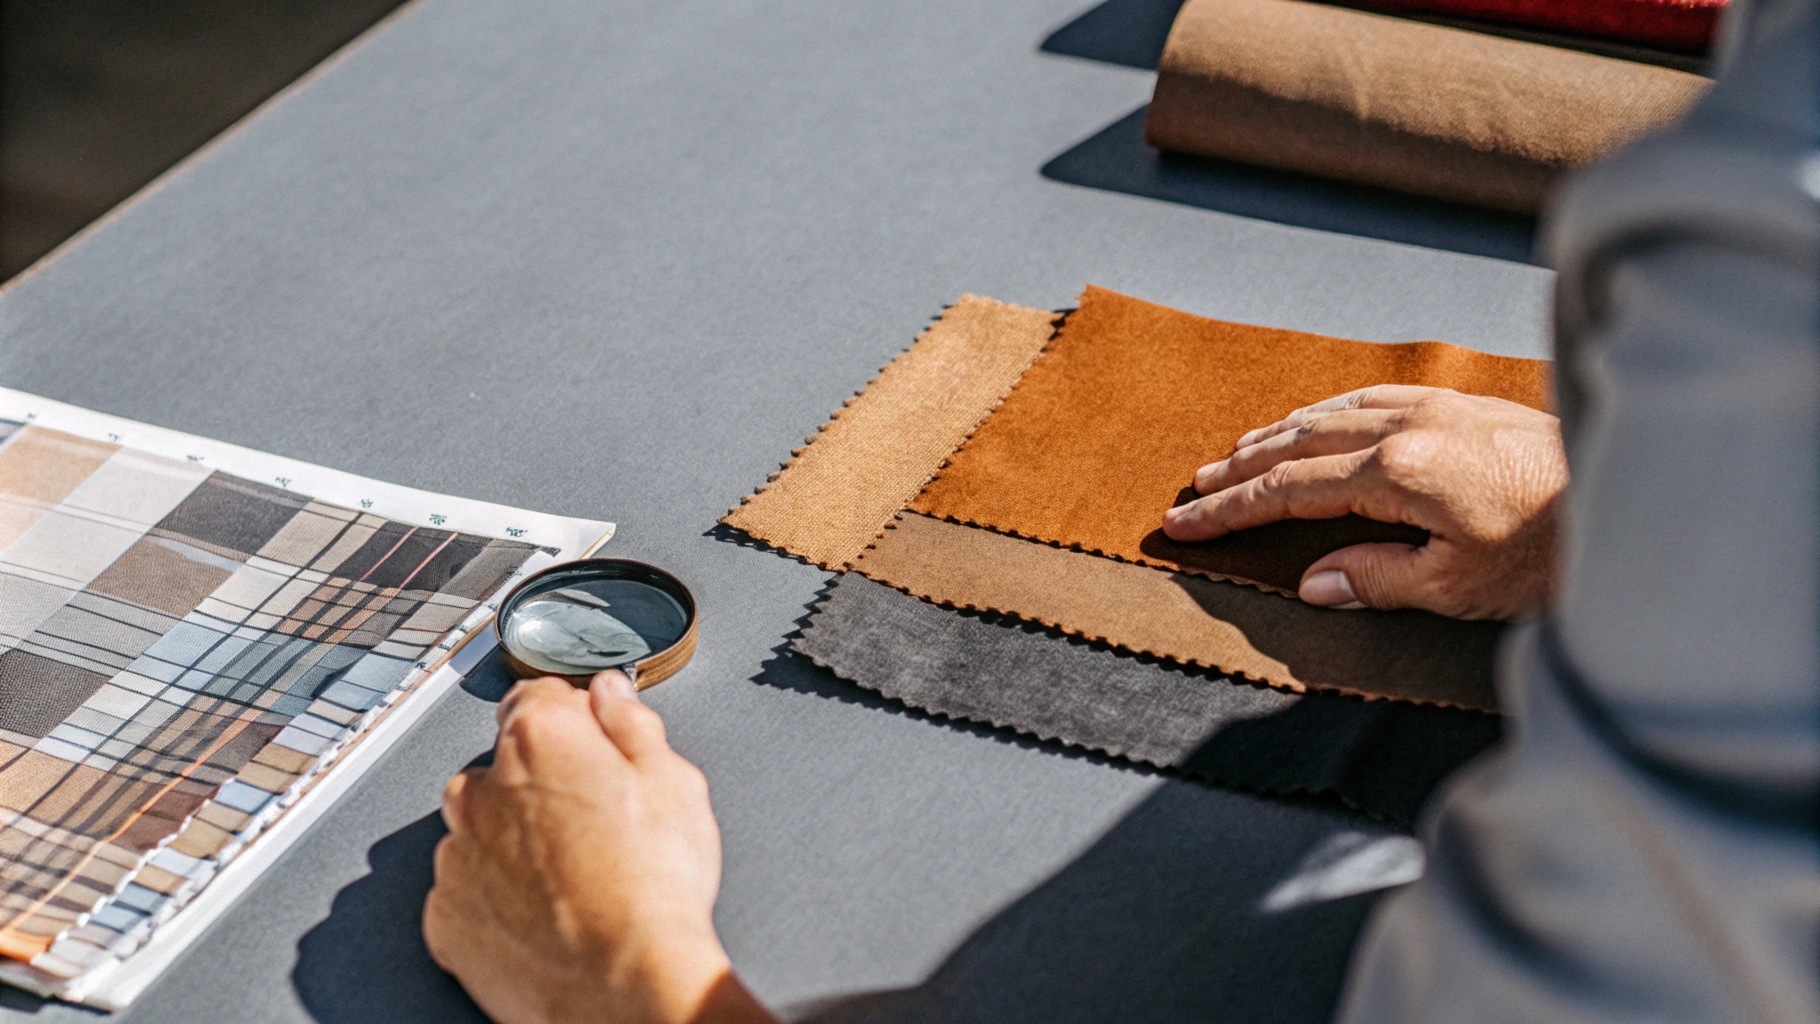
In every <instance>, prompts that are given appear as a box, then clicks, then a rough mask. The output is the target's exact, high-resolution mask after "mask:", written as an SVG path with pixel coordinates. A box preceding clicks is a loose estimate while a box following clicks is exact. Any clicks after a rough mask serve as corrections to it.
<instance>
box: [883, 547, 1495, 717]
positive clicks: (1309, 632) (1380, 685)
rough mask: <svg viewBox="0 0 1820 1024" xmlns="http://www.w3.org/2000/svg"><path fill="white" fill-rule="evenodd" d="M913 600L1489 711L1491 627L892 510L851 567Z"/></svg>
mask: <svg viewBox="0 0 1820 1024" xmlns="http://www.w3.org/2000/svg"><path fill="white" fill-rule="evenodd" d="M853 569H854V571H855V572H859V573H862V574H864V575H866V576H868V577H870V578H872V579H874V580H877V581H878V582H880V583H884V584H886V585H888V586H891V587H895V588H897V589H899V590H902V591H906V592H907V593H910V594H913V595H915V596H917V597H920V598H923V599H924V600H928V601H933V602H935V603H937V604H943V605H949V606H952V607H957V608H969V609H973V610H976V611H992V612H1001V613H1004V614H1009V615H1016V616H1018V617H1019V618H1023V619H1029V620H1031V621H1034V622H1040V623H1042V624H1044V625H1046V626H1054V627H1057V628H1059V629H1061V630H1063V631H1064V632H1068V633H1072V634H1074V635H1076V636H1081V637H1085V638H1087V639H1089V640H1100V641H1104V642H1106V643H1110V644H1114V645H1116V646H1119V647H1124V648H1127V649H1129V650H1134V651H1141V652H1143V653H1146V654H1154V655H1156V656H1158V657H1162V658H1168V659H1170V660H1172V661H1178V662H1183V663H1186V664H1192V665H1201V666H1205V667H1207V668H1212V669H1215V670H1217V671H1220V672H1223V673H1226V674H1228V675H1238V676H1244V677H1245V678H1247V679H1251V680H1253V681H1255V682H1261V683H1267V684H1269V685H1271V686H1274V687H1277V688H1279V689H1285V690H1294V691H1298V692H1300V691H1305V690H1309V689H1316V690H1337V691H1340V692H1342V693H1350V694H1356V695H1360V696H1366V697H1391V698H1396V699H1399V700H1408V701H1414V702H1418V703H1424V704H1445V705H1451V706H1455V707H1463V708H1474V709H1477V710H1482V711H1495V710H1497V697H1496V694H1495V692H1494V690H1493V686H1492V664H1493V660H1494V656H1495V654H1496V648H1497V642H1498V635H1499V633H1500V631H1501V627H1500V625H1499V624H1498V623H1491V622H1462V621H1459V620H1457V619H1448V618H1443V617H1441V616H1439V615H1432V614H1429V613H1428V612H1419V611H1398V612H1349V611H1336V610H1333V609H1328V608H1316V607H1314V606H1312V605H1307V604H1303V603H1302V602H1300V601H1288V600H1284V599H1283V598H1281V597H1277V596H1275V595H1273V594H1266V593H1263V592H1261V591H1259V590H1257V589H1255V588H1253V587H1247V586H1240V585H1238V584H1235V583H1227V582H1223V581H1219V580H1210V579H1207V578H1205V577H1203V576H1198V575H1193V574H1188V573H1171V572H1166V571H1163V570H1159V569H1152V568H1148V567H1146V566H1142V565H1132V564H1130V563H1128V562H1120V561H1115V560H1114V559H1110V558H1102V557H1100V556H1098V555H1091V554H1087V553H1086V552H1082V551H1070V550H1067V549H1065V548H1059V547H1055V546H1053V545H1049V544H1043V543H1040V542H1037V541H1030V540H1023V539H1021V538H1017V537H1012V536H1008V535H1006V534H1002V533H993V532H992V531H990V530H984V529H981V528H979V527H975V526H965V525H962V524H959V523H950V522H947V521H945V520H941V519H932V518H930V517H928V516H922V515H917V514H915V513H905V514H903V515H901V516H899V517H898V518H897V520H896V521H895V522H894V523H893V524H892V525H891V527H890V528H888V529H887V530H886V531H885V532H884V534H883V535H881V536H880V537H879V538H878V540H877V541H875V542H874V544H873V546H872V547H870V548H868V549H867V550H866V552H865V553H864V554H862V555H861V556H860V557H859V558H858V559H857V560H856V561H855V562H854V564H853Z"/></svg>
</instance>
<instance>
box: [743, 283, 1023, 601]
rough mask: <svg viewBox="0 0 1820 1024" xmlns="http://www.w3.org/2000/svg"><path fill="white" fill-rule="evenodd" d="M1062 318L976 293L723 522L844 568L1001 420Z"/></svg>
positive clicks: (956, 306) (825, 565) (964, 299)
mask: <svg viewBox="0 0 1820 1024" xmlns="http://www.w3.org/2000/svg"><path fill="white" fill-rule="evenodd" d="M1055 320H1056V315H1055V314H1054V313H1051V312H1048V311H1046V310H1039V309H1029V308H1026V307H1023V306H1013V305H1010V304H1008V303H1003V302H995V301H993V300H992V299H982V298H979V297H978V296H974V295H965V296H962V297H961V300H960V301H959V302H956V303H955V304H954V305H952V306H950V307H948V309H947V311H946V312H944V313H943V314H942V317H941V319H940V320H937V321H936V322H935V323H934V324H933V325H931V326H930V328H929V329H928V330H927V331H925V332H923V334H922V336H921V337H919V338H918V339H917V340H916V343H915V344H913V345H912V346H911V347H910V348H909V350H907V351H905V352H904V353H903V354H902V355H899V356H898V357H897V358H896V359H894V360H892V362H891V364H890V365H888V366H886V367H885V369H884V370H883V371H882V372H880V373H879V375H878V377H877V379H875V380H873V381H872V383H871V384H869V385H867V386H866V389H865V390H864V391H862V392H860V394H859V395H858V396H856V397H854V398H852V399H850V400H849V401H848V403H847V405H846V407H845V408H843V409H841V410H840V411H838V412H836V413H835V414H834V418H833V419H831V420H830V421H829V422H828V423H827V424H826V425H825V426H823V427H822V430H821V433H819V434H817V435H816V436H815V437H813V438H811V439H810V443H809V444H808V445H807V446H806V447H804V448H802V449H799V450H798V451H797V452H796V453H795V458H794V459H792V460H791V462H790V463H789V464H788V465H787V466H785V467H784V469H783V470H782V471H781V472H779V473H777V474H776V475H774V476H773V477H772V478H771V482H770V483H769V484H767V485H766V486H765V487H763V488H761V489H760V490H759V492H758V493H756V494H754V495H752V496H751V497H749V498H747V499H745V501H744V502H743V503H741V504H740V505H739V507H737V508H735V509H733V510H732V511H730V512H728V513H727V514H726V515H725V516H724V517H722V519H721V522H723V523H726V524H727V525H729V526H733V527H736V528H738V529H740V530H744V531H745V532H746V533H747V534H749V535H751V536H753V537H756V538H758V539H759V540H762V541H765V542H766V543H769V544H771V545H772V546H774V547H777V548H781V549H782V550H784V551H787V552H789V553H790V554H793V555H796V556H798V557H801V558H805V559H807V560H809V561H811V562H814V563H815V564H817V565H819V566H822V567H823V568H826V569H844V568H846V566H847V564H848V563H849V562H851V561H852V560H853V559H854V558H855V557H856V556H857V555H858V554H859V553H860V551H861V550H862V549H864V548H865V546H866V545H867V544H868V543H870V542H871V541H872V539H873V538H874V537H876V536H878V534H879V531H880V530H883V529H884V528H885V524H886V523H889V522H890V521H891V517H892V516H893V515H895V514H896V513H897V512H898V510H899V509H901V508H903V507H904V505H905V504H906V503H907V502H908V501H909V500H910V499H911V498H912V497H914V496H915V495H916V492H917V491H918V490H919V489H921V488H922V486H923V484H925V483H927V482H928V480H929V478H930V477H931V476H932V475H934V473H935V471H936V470H937V469H938V468H940V466H941V464H942V460H943V459H946V458H947V457H948V456H949V455H950V454H951V453H952V452H953V451H954V450H955V448H957V447H959V446H960V444H961V442H962V441H964V440H966V438H967V434H968V433H969V432H970V431H972V430H973V428H974V427H975V426H977V425H978V424H979V422H980V421H981V420H983V419H985V418H986V416H987V415H988V414H989V413H991V412H992V409H993V408H994V407H995V406H996V405H998V403H999V401H1000V400H1002V399H1003V398H1004V397H1005V395H1006V393H1008V392H1009V391H1010V390H1011V388H1012V386H1013V385H1015V384H1016V383H1017V380H1018V377H1019V376H1021V375H1022V374H1023V372H1024V370H1025V368H1027V367H1028V366H1029V365H1030V362H1031V360H1033V359H1035V358H1036V356H1037V353H1038V352H1040V351H1042V348H1043V345H1044V343H1045V342H1047V341H1048V340H1049V337H1050V335H1051V334H1053V333H1054V330H1055Z"/></svg>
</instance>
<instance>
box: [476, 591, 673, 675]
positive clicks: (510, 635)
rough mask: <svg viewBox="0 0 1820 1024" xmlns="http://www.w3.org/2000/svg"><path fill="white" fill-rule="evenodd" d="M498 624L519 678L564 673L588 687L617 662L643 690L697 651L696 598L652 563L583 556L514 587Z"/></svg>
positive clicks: (513, 672)
mask: <svg viewBox="0 0 1820 1024" xmlns="http://www.w3.org/2000/svg"><path fill="white" fill-rule="evenodd" d="M493 629H494V631H495V632H496V633H498V635H499V647H500V650H501V652H502V653H503V654H504V656H505V664H506V671H508V672H510V673H511V675H512V678H514V679H528V678H530V677H532V676H562V677H563V678H565V679H567V680H569V681H570V682H571V683H574V684H575V685H577V686H586V685H588V680H589V679H591V678H593V676H594V674H595V673H596V672H599V671H601V670H603V669H609V668H616V669H619V670H621V671H623V672H624V673H625V674H626V675H628V676H631V677H632V682H633V684H634V685H636V686H637V687H638V688H639V689H641V690H642V689H644V688H645V687H647V686H652V685H654V684H656V683H660V682H662V681H664V680H665V679H668V678H670V677H671V676H673V675H675V674H676V673H677V672H679V671H681V670H682V667H683V666H684V665H687V664H688V663H689V659H690V658H692V657H694V656H695V596H694V595H693V594H691V593H689V588H688V587H686V586H684V585H683V582H682V581H681V580H679V579H677V578H676V577H674V576H672V575H670V574H669V573H667V572H665V571H663V570H662V569H659V568H657V567H656V566H654V565H646V564H645V563H644V562H634V561H632V560H631V559H627V558H584V559H581V560H580V561H575V562H565V563H563V564H561V565H553V566H551V567H549V568H548V569H545V570H543V571H541V572H537V573H533V574H532V575H530V576H528V577H526V578H525V580H524V581H523V582H521V583H519V584H518V586H516V587H513V588H512V592H511V593H509V594H507V595H506V599H505V601H503V602H502V603H501V604H500V606H499V615H498V617H497V618H495V619H494V620H493Z"/></svg>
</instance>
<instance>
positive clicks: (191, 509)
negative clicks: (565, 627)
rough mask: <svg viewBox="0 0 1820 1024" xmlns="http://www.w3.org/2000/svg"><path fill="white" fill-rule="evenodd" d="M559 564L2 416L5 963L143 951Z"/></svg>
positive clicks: (0, 832) (72, 972)
mask: <svg viewBox="0 0 1820 1024" xmlns="http://www.w3.org/2000/svg"><path fill="white" fill-rule="evenodd" d="M536 550H537V549H536V548H535V547H533V546H532V545H529V544H525V543H522V542H518V541H511V540H500V539H494V538H488V537H478V536H471V535H466V534H461V533H456V532H452V531H446V530H434V529H428V528H422V527H416V526H412V525H410V524H407V523H399V522H394V521H390V520H387V519H385V518H382V517H380V516H375V515H372V514H369V513H365V512H360V511H357V510H353V509H347V508H341V507H338V506H335V505H330V504H327V503H324V502H321V501H317V500H313V499H311V498H309V497H307V496H304V495H300V494H294V493H291V492H288V491H284V490H280V489H278V488H274V487H269V486H266V485H263V484H259V483H255V482H252V481H249V480H243V479H238V478H235V477H232V476H229V475H226V474H223V473H220V472H212V471H210V470H208V469H206V468H204V467H201V466H197V465H193V464H188V463H185V462H181V461H178V460H173V459H167V458H163V457H161V456H156V455H151V454H147V453H144V452H139V451H135V450H133V449H130V448H122V447H119V446H116V445H110V444H104V443H99V442H95V441H91V440H87V439H84V438H78V437H75V436H72V435H68V434H62V433H59V432H58V431H54V430H50V429H47V428H44V427H40V426H30V425H22V424H16V423H11V422H5V421H0V954H3V955H4V956H6V957H10V958H12V959H13V960H15V961H24V962H26V963H29V965H30V968H31V969H32V970H33V971H36V972H42V974H43V975H45V976H46V978H47V980H53V981H54V980H61V979H69V978H74V977H76V976H78V975H81V974H82V973H84V972H85V971H88V970H90V969H91V968H93V967H95V966H97V965H99V964H102V963H104V962H108V961H111V960H112V959H113V958H115V957H119V956H123V955H125V954H126V953H128V952H130V951H131V950H132V949H134V948H136V947H137V946H138V945H139V944H140V943H141V942H143V940H144V939H145V938H146V936H147V935H149V933H150V931H151V929H152V928H153V927H154V926H155V925H156V924H157V923H158V922H159V921H161V920H162V919H163V918H165V917H168V916H169V914H170V913H172V912H174V911H175V909H176V908H177V907H178V906H180V905H181V904H182V902H183V901H184V900H185V899H187V897H188V896H189V895H191V894H193V893H194V892H196V891H197V890H198V889H199V888H200V887H201V886H202V885H203V884H205V883H206V882H207V881H208V879H209V878H210V877H211V876H212V875H213V873H214V872H215V871H216V870H217V869H218V868H219V867H220V865H221V864H222V863H223V862H224V861H225V860H226V859H228V858H229V857H231V856H232V854H233V853H234V852H235V851H236V850H237V849H238V848H239V847H240V846H242V845H244V844H245V843H246V842H247V841H248V840H249V839H250V837H251V836H252V835H253V834H254V833H256V832H257V831H258V830H259V829H260V828H261V827H263V825H264V824H265V823H266V822H268V821H269V820H271V818H272V817H273V816H274V815H275V814H277V813H278V811H279V810H280V809H281V807H282V806H283V805H284V803H285V802H286V801H285V797H286V796H287V795H294V794H295V792H297V791H298V790H299V788H300V787H301V786H302V785H304V784H305V783H306V781H307V780H308V779H310V778H311V777H312V775H313V773H314V772H316V771H317V770H318V769H319V768H320V767H322V766H324V765H325V764H327V763H329V762H330V761H331V760H332V759H333V758H334V757H335V756H336V754H337V751H338V750H339V749H340V747H341V745H342V744H343V743H344V742H345V741H346V740H347V739H348V738H350V737H351V736H353V735H354V734H355V733H356V732H358V731H359V730H360V729H361V728H362V727H363V726H364V725H365V724H367V723H369V722H371V721H372V719H373V717H374V716H376V715H377V714H379V713H381V712H382V711H383V709H384V708H385V707H387V706H389V705H390V703H391V702H392V701H395V700H396V699H397V697H398V696H399V695H400V693H401V692H402V691H401V689H400V687H401V686H408V685H410V684H411V683H412V682H414V678H413V675H412V673H413V669H421V668H423V667H425V664H426V659H427V658H428V657H429V652H430V651H431V649H432V648H433V647H434V646H435V645H436V644H437V643H439V642H440V641H441V639H442V638H443V636H444V635H445V634H447V633H448V632H449V631H450V630H452V629H454V628H456V627H457V626H459V625H460V624H461V623H462V622H463V621H464V620H465V619H466V618H467V617H468V616H469V615H470V614H471V613H472V612H473V611H474V609H475V608H476V606H478V605H479V604H480V603H481V602H482V601H484V600H485V599H486V598H487V597H488V596H490V595H491V594H492V593H493V592H494V591H496V590H497V589H498V588H499V587H500V586H501V585H502V584H504V583H505V582H506V581H507V580H508V579H509V578H510V577H511V576H512V575H513V574H514V573H515V572H516V571H518V570H519V568H520V567H521V566H522V565H523V564H524V563H525V561H526V560H527V559H528V558H529V557H530V556H531V555H532V554H533V553H534V552H535V551H536ZM22 966H23V965H22V964H16V965H14V967H15V969H17V968H19V967H22Z"/></svg>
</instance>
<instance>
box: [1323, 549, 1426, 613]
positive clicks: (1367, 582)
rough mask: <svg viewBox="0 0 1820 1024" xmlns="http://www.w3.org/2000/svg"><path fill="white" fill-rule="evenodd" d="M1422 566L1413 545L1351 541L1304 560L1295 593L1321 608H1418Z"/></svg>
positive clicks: (1423, 596) (1423, 584) (1422, 595)
mask: <svg viewBox="0 0 1820 1024" xmlns="http://www.w3.org/2000/svg"><path fill="white" fill-rule="evenodd" d="M1426 568H1427V567H1426V565H1425V564H1424V559H1423V558H1422V549H1421V548H1419V547H1416V546H1414V545H1411V544H1355V545H1353V546H1352V547H1349V548H1341V549H1340V550H1338V551H1335V552H1333V553H1332V554H1329V555H1328V556H1326V557H1325V558H1322V559H1321V560H1320V561H1318V562H1316V563H1314V564H1313V565H1311V566H1309V567H1308V571H1307V572H1304V573H1303V574H1302V585H1301V587H1300V590H1299V596H1300V597H1301V598H1302V600H1304V601H1306V602H1308V603H1309V604H1312V605H1319V606H1321V607H1323V608H1423V607H1427V606H1428V604H1429V603H1430V602H1429V600H1428V598H1430V597H1431V595H1429V594H1428V593H1427V591H1428V590H1429V589H1430V588H1429V586H1428V583H1429V579H1428V573H1427V572H1426Z"/></svg>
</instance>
